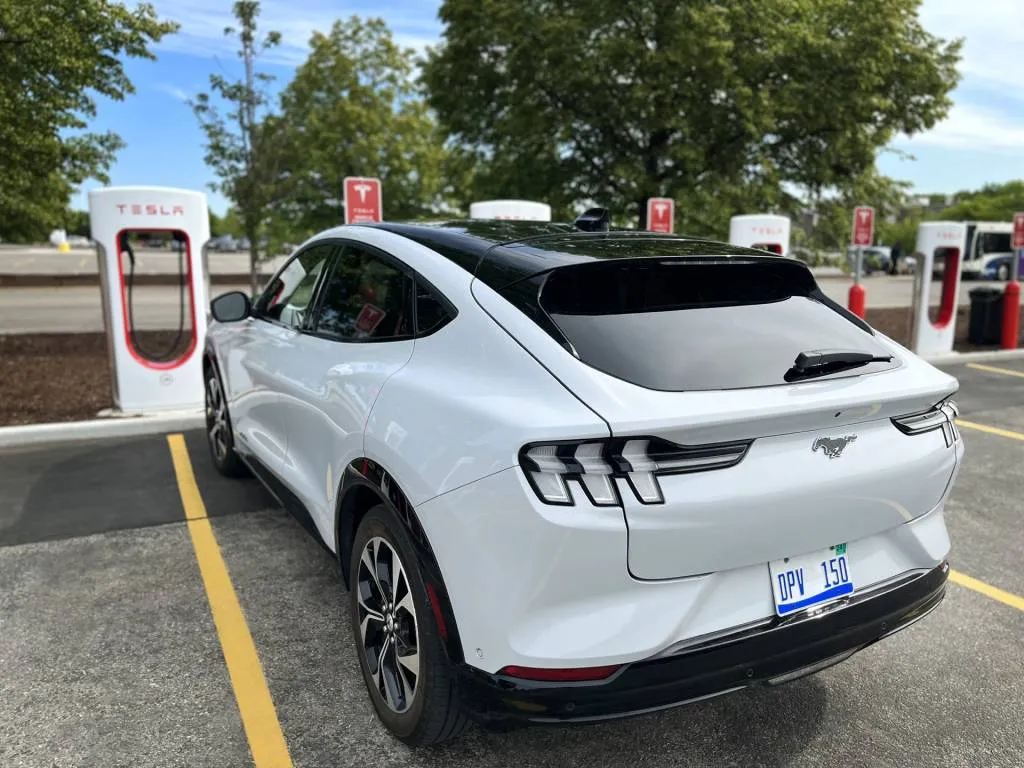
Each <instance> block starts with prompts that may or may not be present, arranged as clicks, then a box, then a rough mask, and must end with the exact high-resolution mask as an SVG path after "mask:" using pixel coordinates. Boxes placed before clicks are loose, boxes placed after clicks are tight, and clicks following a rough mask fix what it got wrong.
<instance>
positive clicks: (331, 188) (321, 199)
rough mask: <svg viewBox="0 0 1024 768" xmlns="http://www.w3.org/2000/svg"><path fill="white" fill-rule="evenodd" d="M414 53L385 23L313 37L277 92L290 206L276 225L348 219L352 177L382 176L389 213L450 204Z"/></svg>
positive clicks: (302, 229) (343, 25)
mask: <svg viewBox="0 0 1024 768" xmlns="http://www.w3.org/2000/svg"><path fill="white" fill-rule="evenodd" d="M413 68H414V55H413V52H412V51H411V50H406V49H402V48H400V47H399V46H398V45H396V44H395V42H394V40H393V39H392V36H391V32H390V31H389V30H388V28H387V26H386V25H385V24H384V22H383V21H381V20H379V19H368V20H362V19H360V18H358V17H352V18H350V19H348V20H346V21H340V20H339V21H337V22H335V23H334V25H333V26H332V27H331V29H330V30H329V31H328V32H325V33H324V32H315V33H314V34H313V36H312V38H311V39H310V53H309V57H308V59H307V60H306V61H305V62H304V63H303V64H302V65H300V66H299V68H298V70H297V71H296V73H295V78H294V79H293V80H292V82H291V83H290V84H289V85H288V87H287V88H285V90H284V91H283V93H282V94H281V106H282V119H281V122H282V123H283V124H284V125H285V126H286V128H285V139H284V140H283V141H282V142H281V145H282V146H283V147H285V150H284V151H285V152H286V153H287V157H288V162H287V163H286V164H285V166H284V168H285V176H286V177H287V190H288V197H287V202H286V203H284V204H282V205H280V206H278V208H277V210H276V216H275V219H279V220H286V221H289V222H291V224H292V229H293V230H294V231H295V232H297V233H301V234H310V233H312V232H315V231H317V230H320V229H324V228H326V227H332V226H338V225H340V224H342V223H344V209H343V190H342V182H343V179H344V178H345V177H346V176H376V177H379V178H380V179H381V183H382V194H383V202H384V215H385V217H387V218H406V219H408V218H418V217H423V216H429V215H438V214H439V213H441V212H443V211H444V210H446V209H447V208H448V207H449V204H450V201H448V200H447V196H448V195H450V194H451V193H452V192H453V190H451V189H450V188H448V189H446V185H445V181H444V173H443V172H444V170H445V169H446V168H448V169H449V170H451V169H453V168H454V166H449V165H446V152H445V148H444V143H443V137H442V136H441V135H440V133H439V132H438V129H437V126H436V124H435V123H434V121H433V119H432V118H431V116H430V114H429V112H428V109H427V106H426V104H425V103H424V101H423V100H422V99H421V98H418V96H419V94H417V92H416V90H415V84H414V82H413V79H412V78H413Z"/></svg>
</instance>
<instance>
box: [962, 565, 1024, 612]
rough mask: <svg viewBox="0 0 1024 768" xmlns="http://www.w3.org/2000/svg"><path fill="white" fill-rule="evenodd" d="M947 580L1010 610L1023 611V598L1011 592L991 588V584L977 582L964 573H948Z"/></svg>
mask: <svg viewBox="0 0 1024 768" xmlns="http://www.w3.org/2000/svg"><path fill="white" fill-rule="evenodd" d="M949 580H950V581H952V582H953V583H954V584H959V585H960V586H961V587H967V589H973V590H974V591H975V592H980V593H981V594H983V595H985V597H990V598H992V599H993V600H998V601H999V602H1000V603H1003V604H1004V605H1008V606H1010V607H1011V608H1016V609H1017V610H1018V611H1024V597H1020V596H1019V595H1015V594H1013V593H1012V592H1007V591H1005V590H1002V589H999V587H993V586H992V585H991V584H986V583H985V582H984V581H978V580H977V579H975V578H973V577H971V576H968V575H967V574H965V573H960V572H959V571H950V572H949Z"/></svg>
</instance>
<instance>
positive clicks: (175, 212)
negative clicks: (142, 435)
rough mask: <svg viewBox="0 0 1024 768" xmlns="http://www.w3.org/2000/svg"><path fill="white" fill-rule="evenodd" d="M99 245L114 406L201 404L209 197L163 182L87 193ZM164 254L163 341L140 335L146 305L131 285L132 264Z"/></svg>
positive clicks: (126, 409) (127, 410) (145, 408)
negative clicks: (167, 292) (169, 302)
mask: <svg viewBox="0 0 1024 768" xmlns="http://www.w3.org/2000/svg"><path fill="white" fill-rule="evenodd" d="M89 220H90V224H91V227H92V237H93V239H94V240H95V241H96V243H97V253H98V256H99V273H100V283H101V289H102V294H103V312H104V318H105V321H106V329H107V339H108V344H109V349H110V361H111V367H112V381H113V389H114V392H113V394H114V405H115V408H116V410H118V411H121V412H122V413H124V414H134V413H148V412H152V411H168V410H184V409H192V408H202V406H203V363H202V351H203V340H204V338H205V336H206V327H207V305H208V297H209V292H210V291H209V273H208V270H207V269H206V265H205V246H206V243H207V242H208V241H209V239H210V217H209V213H208V209H207V205H206V195H204V194H203V193H201V192H194V191H191V190H185V189H170V188H167V187H106V188H102V189H94V190H92V191H90V193H89ZM143 249H145V250H146V251H147V254H146V258H147V260H149V259H169V260H170V261H171V264H172V265H173V267H172V274H173V275H174V276H175V278H176V280H175V285H174V286H173V287H171V290H172V291H174V307H175V315H176V318H175V319H174V320H172V321H171V323H172V325H173V326H174V327H173V329H172V330H171V331H170V332H166V331H164V332H163V333H162V334H161V338H154V335H153V334H149V333H147V334H145V335H143V334H142V333H140V329H139V328H138V326H137V322H136V318H137V314H138V313H139V311H140V308H142V306H143V304H144V303H145V299H144V298H142V297H141V296H139V295H138V294H139V292H138V291H137V290H136V287H135V283H136V280H135V278H136V262H137V260H138V258H139V257H140V253H141V251H142V250H143Z"/></svg>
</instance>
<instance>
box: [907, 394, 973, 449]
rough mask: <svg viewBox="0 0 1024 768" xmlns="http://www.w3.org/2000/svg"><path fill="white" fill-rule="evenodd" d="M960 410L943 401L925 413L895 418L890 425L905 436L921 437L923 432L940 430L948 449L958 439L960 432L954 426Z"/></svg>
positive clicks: (950, 402)
mask: <svg viewBox="0 0 1024 768" xmlns="http://www.w3.org/2000/svg"><path fill="white" fill-rule="evenodd" d="M959 416H960V409H959V408H958V407H957V404H956V403H955V402H953V401H952V400H943V401H942V402H941V403H939V404H938V405H935V406H934V407H932V408H929V409H928V410H927V411H921V412H919V413H911V414H909V415H907V416H896V417H894V418H893V420H892V423H893V424H894V425H895V426H896V429H898V430H899V431H900V432H902V433H903V434H905V435H922V434H924V433H925V432H934V431H935V430H937V429H941V430H942V436H943V437H944V438H945V440H946V447H947V448H949V447H950V446H952V445H953V444H954V443H955V442H956V441H957V440H959V439H960V430H959V429H958V428H957V426H956V420H957V417H959Z"/></svg>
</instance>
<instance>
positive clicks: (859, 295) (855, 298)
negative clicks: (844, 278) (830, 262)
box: [847, 283, 867, 320]
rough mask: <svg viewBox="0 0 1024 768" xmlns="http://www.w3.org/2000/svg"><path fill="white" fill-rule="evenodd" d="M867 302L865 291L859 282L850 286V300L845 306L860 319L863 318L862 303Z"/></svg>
mask: <svg viewBox="0 0 1024 768" xmlns="http://www.w3.org/2000/svg"><path fill="white" fill-rule="evenodd" d="M866 303H867V291H865V290H864V286H863V285H861V284H860V283H854V284H853V285H851V286H850V300H849V303H848V304H847V308H848V309H849V310H850V311H851V312H853V314H855V315H856V316H857V317H859V318H860V319H861V320H863V319H864V305H865V304H866Z"/></svg>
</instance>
